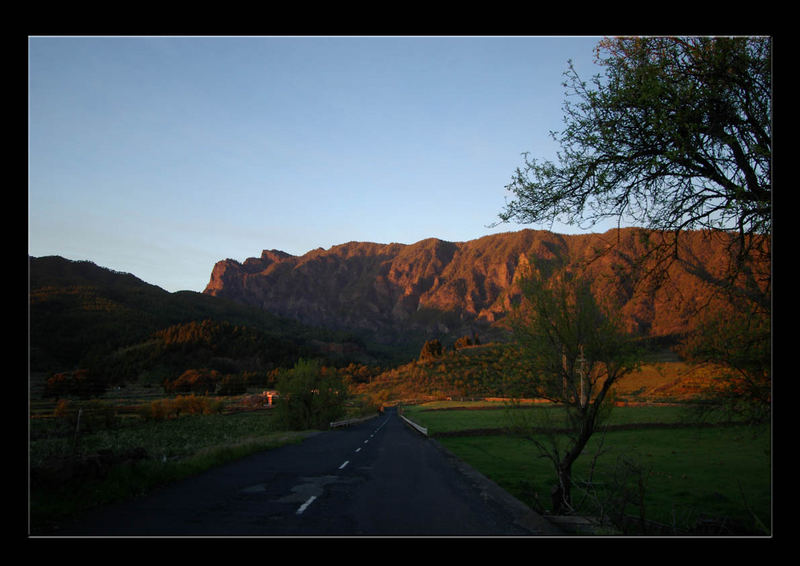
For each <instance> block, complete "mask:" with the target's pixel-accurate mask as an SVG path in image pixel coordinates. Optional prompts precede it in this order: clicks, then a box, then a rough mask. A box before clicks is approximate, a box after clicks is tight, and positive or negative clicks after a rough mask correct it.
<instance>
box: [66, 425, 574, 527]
mask: <svg viewBox="0 0 800 566" xmlns="http://www.w3.org/2000/svg"><path fill="white" fill-rule="evenodd" d="M558 534H561V533H559V532H558V531H557V530H556V529H554V527H552V526H551V525H550V524H549V523H548V522H547V521H545V520H544V519H543V518H541V517H540V516H538V515H537V514H535V513H533V512H532V511H531V510H530V509H528V508H527V507H525V506H524V505H522V504H521V503H520V502H519V501H517V500H516V499H514V498H513V497H511V496H510V495H508V494H507V493H506V492H505V491H503V490H502V489H500V488H499V487H498V486H496V485H495V484H494V483H493V482H490V481H489V480H487V479H486V478H485V477H483V476H482V475H480V474H479V473H477V472H475V471H474V470H473V469H471V468H469V467H468V466H466V465H465V464H463V463H462V462H460V461H459V460H458V459H456V458H454V457H453V456H452V455H451V454H449V453H448V452H447V451H446V450H444V449H443V448H442V447H441V446H440V445H439V444H438V443H437V442H436V441H435V440H432V439H429V438H427V437H425V436H423V435H421V434H420V433H419V432H417V431H415V430H414V429H412V428H411V427H410V426H408V424H407V423H405V422H404V421H403V420H402V419H401V418H400V417H399V416H398V415H397V414H396V412H395V411H394V410H388V411H387V412H386V414H384V415H381V416H377V417H375V418H373V419H370V420H368V421H366V422H363V423H361V424H358V425H354V426H350V427H347V428H342V429H335V430H331V431H327V432H321V433H319V434H315V435H313V436H311V437H310V438H307V439H306V440H304V441H303V442H302V443H300V444H295V445H289V446H284V447H280V448H277V449H273V450H269V451H265V452H261V453H258V454H255V455H252V456H250V457H247V458H245V459H242V460H239V461H237V462H234V463H231V464H229V465H226V466H223V467H220V468H217V469H214V470H210V471H208V472H205V473H203V474H200V475H198V476H196V477H193V478H190V479H187V480H184V481H181V482H179V483H176V484H174V485H171V486H168V487H165V488H163V489H160V490H158V491H157V492H154V493H152V494H150V495H148V496H146V497H143V498H140V499H137V500H135V501H131V502H127V503H125V504H120V505H115V506H111V507H107V508H104V509H101V510H98V511H95V512H93V513H91V514H89V515H88V516H86V517H84V518H83V519H81V520H80V521H77V522H75V523H74V524H71V525H67V526H65V527H64V528H62V529H61V530H60V532H59V535H62V536H91V537H103V536H111V537H128V536H142V537H157V536H165V537H213V536H219V537H230V536H275V537H286V536H303V537H305V536H314V537H319V536H381V537H383V536H409V537H427V536H432V537H448V536H456V537H462V536H465V537H466V536H468V537H476V536H478V537H481V536H483V537H496V536H552V535H558Z"/></svg>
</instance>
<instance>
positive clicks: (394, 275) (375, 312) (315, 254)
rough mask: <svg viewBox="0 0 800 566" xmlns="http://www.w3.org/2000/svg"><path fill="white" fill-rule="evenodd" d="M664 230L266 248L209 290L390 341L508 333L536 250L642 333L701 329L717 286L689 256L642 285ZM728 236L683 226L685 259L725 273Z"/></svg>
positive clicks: (226, 266)
mask: <svg viewBox="0 0 800 566" xmlns="http://www.w3.org/2000/svg"><path fill="white" fill-rule="evenodd" d="M654 234H655V233H654V232H652V231H650V230H646V229H642V228H622V229H613V230H609V231H607V232H605V233H589V234H576V235H572V234H570V235H565V234H558V233H554V232H549V231H543V230H530V229H525V230H519V231H513V232H504V233H500V234H494V235H489V236H483V237H481V238H477V239H474V240H469V241H465V242H449V241H446V240H441V239H438V238H426V239H423V240H420V241H419V242H416V243H414V244H398V243H391V244H379V243H374V242H347V243H344V244H339V245H335V246H332V247H330V248H328V249H327V250H325V249H323V248H317V249H315V250H311V251H309V252H307V253H306V254H303V255H302V256H294V255H291V254H288V253H286V252H281V251H279V250H264V251H262V254H261V256H260V257H258V258H255V257H254V258H248V259H246V260H245V261H244V262H241V263H240V262H238V261H236V260H232V259H226V260H221V261H219V262H217V263H216V264H215V266H214V268H213V270H212V273H211V276H210V279H209V283H208V285H207V286H206V288H205V290H204V291H203V293H205V294H209V295H213V296H218V297H225V298H227V299H230V300H233V301H237V302H240V303H243V304H247V305H250V306H255V307H258V308H261V309H263V310H266V311H268V312H272V313H274V314H277V315H280V316H284V317H288V318H292V319H296V320H299V321H301V322H303V323H306V324H314V325H318V326H324V327H331V328H337V329H346V330H349V331H358V332H364V333H369V334H370V335H371V336H373V337H374V338H376V339H378V340H379V341H382V342H386V343H392V342H395V341H397V340H399V339H402V338H403V337H409V336H411V335H413V336H415V337H416V338H419V337H420V336H452V337H458V336H459V335H466V334H469V333H471V332H472V333H474V332H482V333H487V332H489V333H493V332H499V331H500V328H501V323H502V319H503V318H504V316H505V314H506V313H507V311H508V310H509V308H510V307H511V305H512V304H513V302H514V301H515V300H517V298H518V297H519V290H518V288H516V286H515V283H516V281H517V280H518V278H519V277H520V275H521V273H522V272H523V271H524V268H525V266H526V265H527V264H528V262H529V260H530V259H531V258H536V259H537V260H539V261H544V262H560V263H562V264H564V265H568V266H569V267H571V268H575V269H581V270H584V271H585V272H586V273H587V275H588V276H589V277H590V278H591V279H592V281H593V285H594V288H595V292H596V293H598V294H603V295H604V296H606V297H611V298H613V299H614V300H615V301H616V303H617V304H618V305H619V308H620V310H621V313H622V314H623V317H624V318H625V320H626V322H627V324H628V325H629V328H630V329H631V330H632V331H634V332H637V333H640V334H642V335H649V336H668V335H675V334H682V333H684V332H686V331H688V330H690V328H691V327H692V320H691V318H692V314H691V313H692V308H693V307H694V306H696V305H698V304H700V303H702V302H703V301H707V300H709V298H710V297H711V295H712V294H713V292H714V289H713V287H712V286H710V285H708V281H705V280H703V278H702V277H700V276H698V274H697V272H693V271H692V269H690V267H691V266H689V265H688V262H687V260H685V259H684V260H683V261H682V262H681V261H679V262H676V263H675V264H674V265H672V266H670V268H669V280H670V285H668V286H666V287H663V286H662V287H659V288H652V289H640V288H637V287H636V286H635V285H634V281H633V280H632V279H631V275H630V274H631V269H632V268H633V267H635V266H636V265H638V262H640V261H642V259H643V258H644V257H645V255H646V254H647V252H648V249H649V248H648V241H649V239H650V238H652V237H654ZM728 244H729V241H726V240H724V239H722V238H719V237H716V235H715V236H714V237H711V235H710V234H708V233H704V232H688V233H685V234H682V235H681V252H682V254H683V256H684V258H690V259H691V261H692V262H697V263H698V265H699V266H700V267H701V268H702V269H701V271H703V272H705V273H708V274H710V275H721V274H722V273H724V269H725V268H726V266H727V262H728V261H729V255H728V251H727V250H728V247H727V245H728Z"/></svg>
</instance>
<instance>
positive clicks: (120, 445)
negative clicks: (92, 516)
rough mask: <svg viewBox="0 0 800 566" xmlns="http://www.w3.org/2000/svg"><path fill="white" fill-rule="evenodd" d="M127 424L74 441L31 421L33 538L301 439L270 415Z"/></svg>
mask: <svg viewBox="0 0 800 566" xmlns="http://www.w3.org/2000/svg"><path fill="white" fill-rule="evenodd" d="M48 421H49V422H48ZM127 421H128V422H123V423H121V424H117V425H116V426H113V427H110V428H102V429H99V430H96V431H94V432H90V431H87V432H85V433H82V434H80V435H78V436H77V441H76V437H75V436H74V435H72V434H64V433H63V432H64V431H63V424H60V423H58V422H53V420H51V419H47V420H46V421H43V420H41V419H31V423H32V425H31V441H30V462H29V465H30V478H31V484H30V492H29V506H30V507H29V528H30V532H31V533H32V534H53V533H57V525H58V524H59V523H60V522H63V521H66V520H69V519H70V518H72V517H74V516H75V515H77V514H80V513H81V512H84V511H86V510H88V509H91V508H93V507H96V506H98V505H103V504H108V503H113V502H117V501H122V500H125V499H130V498H133V497H136V496H139V495H142V494H144V493H147V492H149V491H151V490H152V489H154V488H156V487H158V486H161V485H165V484H168V483H171V482H174V481H177V480H180V479H183V478H186V477H189V476H192V475H195V474H198V473H200V472H203V471H205V470H208V469H210V468H213V467H216V466H220V465H222V464H225V463H228V462H231V461H234V460H237V459H240V458H243V457H245V456H247V455H249V454H253V453H255V452H259V451H262V450H268V449H270V448H275V447H277V446H281V445H284V444H287V443H292V442H299V441H300V440H302V438H304V437H305V436H306V435H307V432H289V431H282V430H276V429H275V427H274V423H273V418H272V414H271V411H268V410H264V411H252V412H241V413H234V414H229V415H223V414H214V415H185V416H181V417H179V418H174V419H167V420H159V421H140V420H139V419H128V420H127ZM42 429H47V430H42Z"/></svg>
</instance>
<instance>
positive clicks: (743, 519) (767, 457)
mask: <svg viewBox="0 0 800 566" xmlns="http://www.w3.org/2000/svg"><path fill="white" fill-rule="evenodd" d="M456 405H457V404H456V403H450V404H444V405H443V404H437V405H436V406H431V405H427V404H426V405H419V406H415V407H404V414H405V415H406V416H407V417H409V418H410V419H411V420H413V421H414V422H417V423H418V424H420V425H422V426H425V427H427V428H428V430H429V434H430V435H431V436H432V437H433V438H436V439H437V441H439V442H440V443H441V444H442V445H443V446H444V447H445V448H447V449H448V450H450V451H451V452H452V453H453V454H455V455H456V456H457V457H458V458H460V459H462V460H464V461H465V462H467V463H468V464H470V465H471V466H473V467H474V468H475V469H477V470H478V471H480V472H481V473H482V474H484V475H485V476H487V477H489V478H490V479H492V480H493V481H495V482H496V483H498V484H499V485H501V486H502V487H503V488H504V489H506V490H507V491H508V492H509V493H511V494H512V495H514V496H515V497H517V498H518V499H520V500H521V501H523V502H525V503H526V504H527V505H529V506H530V507H531V508H532V509H535V510H537V511H539V512H542V513H547V512H548V510H549V509H550V508H551V502H550V489H551V488H552V486H553V485H554V483H555V474H554V471H553V467H552V463H551V462H550V461H549V460H547V459H545V458H543V457H541V455H540V454H539V453H538V451H537V449H536V447H535V446H534V444H533V443H532V442H531V441H530V440H526V439H525V438H522V437H520V436H516V435H513V434H511V433H500V432H495V433H490V434H480V431H481V430H489V431H491V430H492V429H501V428H502V427H503V426H504V424H508V421H507V420H506V419H507V418H508V414H509V412H508V411H504V410H503V409H499V408H498V409H481V410H475V408H476V406H475V405H468V408H466V409H464V410H457V409H455V408H454V407H455V406H456ZM483 405H484V406H485V404H483ZM445 407H447V408H449V409H450V410H430V409H431V408H437V409H442V408H445ZM426 409H427V410H426ZM557 410H558V408H557V407H552V406H551V407H543V406H534V407H531V408H524V409H513V411H515V412H518V411H522V412H529V413H532V412H535V411H539V412H541V411H557ZM686 416H687V412H686V410H685V409H684V408H683V407H680V406H642V407H615V408H614V410H613V411H612V413H611V416H610V418H609V420H608V422H609V424H611V425H614V424H616V425H624V426H625V429H624V430H619V429H614V430H609V431H607V432H605V433H601V432H598V433H595V435H594V436H593V437H592V439H591V441H590V443H589V445H588V446H587V447H586V448H585V450H584V452H583V453H582V455H581V456H580V457H579V458H578V460H577V462H576V463H575V466H574V469H573V479H574V480H575V483H576V487H575V488H574V490H575V491H574V492H573V501H574V503H575V504H576V505H578V506H579V509H578V510H577V511H576V514H579V515H580V514H585V515H589V516H600V515H614V514H625V515H628V516H629V517H633V518H634V523H635V525H634V526H632V527H630V526H629V527H625V528H626V529H630V530H631V531H632V532H633V534H653V533H654V532H655V533H656V534H723V535H724V534H746V535H754V536H764V535H768V534H769V533H770V530H771V516H772V485H771V476H772V470H771V431H770V426H769V425H768V424H766V425H760V426H747V425H744V424H733V425H729V426H710V427H709V426H673V427H661V428H657V427H652V426H649V425H654V424H664V425H680V424H681V423H684V425H685V424H686V422H685V419H686ZM637 424H638V425H641V426H637ZM470 430H473V431H475V432H476V433H478V434H474V435H470V434H464V433H465V432H467V431H470ZM458 432H461V433H462V434H464V435H458V434H455V433H458ZM542 438H543V437H542ZM595 457H596V460H595ZM640 480H641V481H640ZM622 496H624V497H625V498H626V500H625V502H624V503H621V501H622V499H621V497H622ZM639 496H642V497H643V499H642V504H639V503H638V501H639V500H638V497H639ZM641 518H644V519H645V520H646V521H647V522H646V523H642V522H641V521H639V519H641ZM641 524H645V525H646V526H645V527H644V528H642V527H641Z"/></svg>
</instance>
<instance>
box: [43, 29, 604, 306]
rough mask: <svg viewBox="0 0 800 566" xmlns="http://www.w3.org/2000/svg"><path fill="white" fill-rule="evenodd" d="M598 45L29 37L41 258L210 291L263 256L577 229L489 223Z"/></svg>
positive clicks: (544, 150) (550, 154) (543, 142)
mask: <svg viewBox="0 0 800 566" xmlns="http://www.w3.org/2000/svg"><path fill="white" fill-rule="evenodd" d="M599 39H600V38H599V37H592V36H577V37H565V36H555V37H539V36H534V37H519V36H514V37H482V36H480V37H431V36H411V37H378V36H376V37H370V36H365V37H361V36H358V37H349V36H348V37H316V36H308V37H303V36H291V37H286V36H277V37H216V36H215V37H202V36H201V37H183V36H181V37H164V36H153V37H150V36H146V37H39V36H33V37H29V44H28V77H29V82H28V102H29V104H28V131H29V145H28V253H29V254H30V255H32V256H34V257H41V256H48V255H60V256H62V257H65V258H68V259H72V260H89V261H92V262H94V263H96V264H97V265H100V266H102V267H107V268H110V269H114V270H116V271H122V272H126V273H133V274H134V275H136V276H137V277H139V278H140V279H142V280H144V281H146V282H148V283H151V284H154V285H158V286H159V287H161V288H163V289H165V290H167V291H170V292H174V291H179V290H190V291H202V290H203V289H204V288H205V286H206V284H207V283H208V281H209V279H210V276H211V271H212V269H213V267H214V264H215V263H216V262H217V261H219V260H223V259H228V258H230V259H235V260H237V261H244V260H245V259H246V258H248V257H259V256H260V255H261V251H262V250H265V249H267V250H271V249H277V250H282V251H285V252H288V253H291V254H294V255H303V254H305V253H306V252H308V251H310V250H313V249H316V248H325V249H328V248H330V247H331V246H335V245H338V244H343V243H346V242H350V241H369V242H377V243H386V244H388V243H394V242H397V243H404V244H413V243H415V242H418V241H420V240H423V239H426V238H431V237H435V238H439V239H442V240H447V241H451V242H463V241H468V240H473V239H476V238H480V237H482V236H486V235H490V234H497V233H500V232H508V231H514V230H519V229H523V228H535V229H548V230H549V229H551V230H553V231H555V232H560V233H577V232H578V231H579V230H577V229H576V228H573V227H569V226H561V225H554V226H550V225H546V226H534V225H518V224H501V225H499V226H496V227H491V225H492V224H494V223H495V222H497V221H498V214H499V213H500V212H501V211H502V210H503V208H504V206H505V202H506V199H507V198H510V197H511V195H510V193H509V192H508V191H507V190H506V189H505V187H506V185H508V184H509V182H510V181H511V177H512V175H513V173H514V171H515V169H516V168H517V167H519V166H521V165H522V163H523V159H522V153H523V152H529V153H530V154H531V157H534V158H537V159H551V160H553V159H555V158H556V152H557V151H558V146H557V144H556V143H555V142H554V141H553V139H552V137H551V136H550V132H551V131H553V130H559V129H560V128H561V127H562V126H563V121H562V120H563V112H562V106H563V103H564V100H565V93H564V87H563V86H562V83H563V80H564V77H563V73H564V71H566V70H567V68H568V61H569V60H572V61H573V63H574V65H575V67H576V69H577V71H578V72H579V74H580V75H581V76H582V77H585V78H587V79H588V78H589V77H590V76H591V75H594V74H596V73H598V72H600V68H599V67H597V66H596V65H595V64H594V62H593V56H594V54H593V48H594V46H595V45H596V43H597V41H598V40H599ZM595 230H598V228H595Z"/></svg>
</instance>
